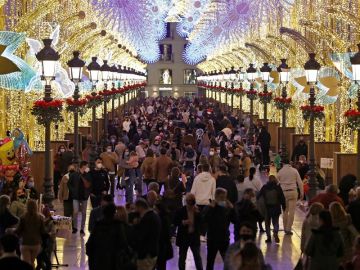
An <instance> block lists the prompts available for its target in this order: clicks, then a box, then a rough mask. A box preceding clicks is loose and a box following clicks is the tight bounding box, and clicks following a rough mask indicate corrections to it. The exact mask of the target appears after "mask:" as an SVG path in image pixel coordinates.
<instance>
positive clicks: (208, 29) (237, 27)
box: [180, 0, 294, 65]
mask: <svg viewBox="0 0 360 270" xmlns="http://www.w3.org/2000/svg"><path fill="white" fill-rule="evenodd" d="M293 2H294V1H292V0H291V1H288V0H256V1H254V0H236V1H231V2H230V1H228V2H226V1H224V2H221V1H214V2H210V3H209V4H207V7H206V11H205V12H204V13H203V16H200V19H199V20H200V22H201V23H198V24H197V25H195V26H194V27H193V30H192V31H191V32H190V33H189V40H190V43H189V44H188V45H187V47H186V48H185V51H184V55H183V58H184V60H185V62H186V63H188V64H192V65H195V64H197V63H199V62H200V61H202V60H204V59H206V57H207V56H208V55H212V54H213V53H214V52H216V51H218V50H219V48H220V47H221V46H224V47H226V46H228V45H230V44H232V43H233V42H237V41H238V40H241V39H243V38H244V34H245V33H246V32H247V31H248V30H249V26H250V22H252V23H253V24H254V23H257V24H261V23H262V22H264V21H265V20H267V19H268V18H269V17H275V13H276V12H277V11H278V10H280V9H281V10H283V12H288V11H289V7H290V6H291V5H292V4H293ZM208 10H210V11H208ZM180 27H181V26H180ZM185 27H186V30H187V28H189V27H190V26H187V25H185ZM180 30H181V28H180Z"/></svg>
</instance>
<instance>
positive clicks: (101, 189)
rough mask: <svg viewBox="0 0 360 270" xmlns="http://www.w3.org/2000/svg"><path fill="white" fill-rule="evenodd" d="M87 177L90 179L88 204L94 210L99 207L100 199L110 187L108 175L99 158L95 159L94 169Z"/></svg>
mask: <svg viewBox="0 0 360 270" xmlns="http://www.w3.org/2000/svg"><path fill="white" fill-rule="evenodd" d="M89 175H90V179H91V193H90V202H91V206H92V208H96V207H98V206H99V205H100V202H101V197H102V196H103V195H104V194H107V192H108V190H109V187H110V181H109V175H108V173H107V171H106V170H105V169H104V166H103V161H102V159H101V158H100V157H98V158H97V159H96V161H95V168H94V169H92V170H90V172H89Z"/></svg>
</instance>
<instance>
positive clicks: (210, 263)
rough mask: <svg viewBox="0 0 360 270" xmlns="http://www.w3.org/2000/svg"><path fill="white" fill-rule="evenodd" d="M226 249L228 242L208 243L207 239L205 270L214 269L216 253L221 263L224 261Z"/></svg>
mask: <svg viewBox="0 0 360 270" xmlns="http://www.w3.org/2000/svg"><path fill="white" fill-rule="evenodd" d="M228 247H229V242H222V243H219V242H212V241H209V239H208V243H207V261H206V270H213V269H214V263H215V258H216V254H217V253H218V251H219V252H220V255H221V257H222V259H223V261H224V260H225V254H226V251H227V249H228Z"/></svg>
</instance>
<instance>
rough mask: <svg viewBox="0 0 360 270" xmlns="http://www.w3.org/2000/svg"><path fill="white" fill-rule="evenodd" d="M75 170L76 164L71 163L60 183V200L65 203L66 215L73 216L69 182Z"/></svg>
mask: <svg viewBox="0 0 360 270" xmlns="http://www.w3.org/2000/svg"><path fill="white" fill-rule="evenodd" d="M74 172H75V165H74V164H70V165H69V167H68V172H67V173H66V174H65V175H64V176H63V177H62V178H61V181H60V184H59V194H58V198H59V201H60V202H61V203H62V204H63V209H64V216H65V217H72V215H73V201H72V198H71V197H70V192H69V187H68V182H69V178H70V175H71V174H72V173H74Z"/></svg>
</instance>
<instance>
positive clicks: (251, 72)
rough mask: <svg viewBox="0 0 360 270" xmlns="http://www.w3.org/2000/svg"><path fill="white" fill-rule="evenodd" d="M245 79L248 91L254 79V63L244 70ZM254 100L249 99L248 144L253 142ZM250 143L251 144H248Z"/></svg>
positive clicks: (252, 85)
mask: <svg viewBox="0 0 360 270" xmlns="http://www.w3.org/2000/svg"><path fill="white" fill-rule="evenodd" d="M246 73H247V79H248V81H249V82H250V91H253V90H254V81H255V77H256V69H255V68H254V64H250V66H249V68H248V69H247V70H246ZM253 114H254V100H253V99H250V126H249V132H248V144H249V143H253V141H254V138H253V137H254V116H253ZM250 145H251V144H250Z"/></svg>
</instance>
